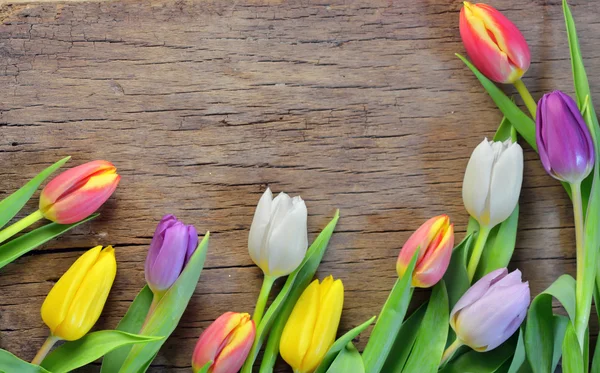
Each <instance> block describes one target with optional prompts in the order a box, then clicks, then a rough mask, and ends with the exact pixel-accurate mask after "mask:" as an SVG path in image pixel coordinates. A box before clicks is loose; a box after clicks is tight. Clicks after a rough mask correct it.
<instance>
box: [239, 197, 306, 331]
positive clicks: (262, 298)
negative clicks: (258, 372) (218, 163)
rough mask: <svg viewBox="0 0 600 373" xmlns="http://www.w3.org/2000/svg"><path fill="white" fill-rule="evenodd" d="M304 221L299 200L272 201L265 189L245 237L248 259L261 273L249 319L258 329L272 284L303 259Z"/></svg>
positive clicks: (304, 210)
mask: <svg viewBox="0 0 600 373" xmlns="http://www.w3.org/2000/svg"><path fill="white" fill-rule="evenodd" d="M306 219H307V211H306V205H305V204H304V201H303V200H302V198H300V196H296V197H294V198H290V196H288V195H287V194H285V193H279V195H278V196H277V197H275V199H273V193H271V189H269V188H267V190H266V191H265V192H264V193H263V195H262V197H260V200H259V201H258V206H256V211H255V212H254V218H253V220H252V225H251V226H250V234H249V235H248V251H249V253H250V257H251V258H252V261H253V262H254V263H255V264H256V265H257V266H258V267H260V269H262V271H263V273H264V280H263V285H262V288H261V290H260V294H259V296H258V300H257V302H256V308H255V310H254V315H253V316H252V319H253V320H254V322H255V323H256V324H257V325H258V324H259V323H260V320H261V319H262V315H263V313H264V310H265V306H266V303H267V299H268V297H269V293H270V292H271V288H272V287H273V283H274V281H275V280H276V279H277V278H279V277H281V276H287V275H289V274H290V273H292V272H293V271H294V270H295V269H296V268H298V266H299V265H300V263H302V260H303V259H304V256H305V255H306V250H307V248H308V234H307V228H306Z"/></svg>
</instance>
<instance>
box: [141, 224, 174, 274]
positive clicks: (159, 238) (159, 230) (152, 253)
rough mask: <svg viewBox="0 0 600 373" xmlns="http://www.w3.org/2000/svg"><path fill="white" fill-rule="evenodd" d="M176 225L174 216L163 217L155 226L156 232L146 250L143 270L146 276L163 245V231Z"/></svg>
mask: <svg viewBox="0 0 600 373" xmlns="http://www.w3.org/2000/svg"><path fill="white" fill-rule="evenodd" d="M175 223H177V218H176V217H175V216H174V215H171V214H169V215H165V216H163V218H162V219H161V220H160V223H158V225H157V226H156V230H155V231H154V235H153V236H152V241H150V247H149V248H148V256H147V257H146V263H145V265H144V270H145V273H146V279H147V274H148V273H150V271H151V270H152V267H153V266H154V262H155V261H156V258H158V254H159V253H160V249H161V247H162V245H163V242H164V239H165V231H166V230H167V229H169V228H171V227H172V226H173V225H175Z"/></svg>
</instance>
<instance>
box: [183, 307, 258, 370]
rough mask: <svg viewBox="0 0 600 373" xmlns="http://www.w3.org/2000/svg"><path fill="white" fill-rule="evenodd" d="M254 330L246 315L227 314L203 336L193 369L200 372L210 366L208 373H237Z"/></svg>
mask: <svg viewBox="0 0 600 373" xmlns="http://www.w3.org/2000/svg"><path fill="white" fill-rule="evenodd" d="M255 333H256V328H255V325H254V321H252V320H251V319H250V315H249V314H247V313H235V312H226V313H224V314H223V315H221V316H219V318H217V319H216V320H215V321H214V322H213V323H212V324H210V326H209V327H208V328H207V329H206V330H205V331H204V332H202V334H201V335H200V338H199V339H198V342H197V343H196V348H195V349H194V355H193V356H192V369H193V371H194V373H197V372H198V371H200V370H201V369H202V368H203V367H204V366H205V365H206V364H209V363H210V368H209V369H208V372H209V373H237V372H238V371H239V370H240V368H241V367H242V365H243V364H244V360H246V357H247V356H248V353H249V352H250V348H251V347H252V343H253V342H254V335H255Z"/></svg>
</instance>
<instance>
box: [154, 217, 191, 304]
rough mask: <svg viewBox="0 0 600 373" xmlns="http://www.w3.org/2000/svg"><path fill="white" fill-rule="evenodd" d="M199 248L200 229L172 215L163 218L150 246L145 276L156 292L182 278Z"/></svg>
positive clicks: (164, 289)
mask: <svg viewBox="0 0 600 373" xmlns="http://www.w3.org/2000/svg"><path fill="white" fill-rule="evenodd" d="M197 247H198V232H197V231H196V228H194V226H193V225H185V224H183V223H182V222H181V221H179V220H177V218H176V217H175V216H173V215H166V216H164V217H163V218H162V220H161V221H160V223H158V226H157V227H156V231H155V232H154V237H153V238H152V242H151V243H150V248H149V249H148V256H147V257H146V266H145V275H146V282H147V283H148V286H149V287H150V289H151V290H152V291H153V292H154V293H155V294H157V293H158V294H161V293H164V292H165V291H167V290H168V289H169V288H170V287H171V286H172V285H173V284H174V283H175V281H177V279H178V278H179V275H180V274H181V272H182V271H183V269H184V268H185V265H186V264H187V262H188V261H189V259H190V258H191V256H192V254H194V252H195V251H196V248H197Z"/></svg>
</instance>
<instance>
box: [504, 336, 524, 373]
mask: <svg viewBox="0 0 600 373" xmlns="http://www.w3.org/2000/svg"><path fill="white" fill-rule="evenodd" d="M523 364H527V363H526V360H525V333H524V332H523V326H522V327H521V328H520V329H519V339H518V340H517V347H516V348H515V353H514V355H513V358H512V361H511V364H510V367H509V368H508V373H519V372H521V371H522V370H524V368H523Z"/></svg>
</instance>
